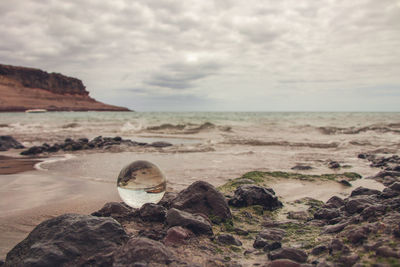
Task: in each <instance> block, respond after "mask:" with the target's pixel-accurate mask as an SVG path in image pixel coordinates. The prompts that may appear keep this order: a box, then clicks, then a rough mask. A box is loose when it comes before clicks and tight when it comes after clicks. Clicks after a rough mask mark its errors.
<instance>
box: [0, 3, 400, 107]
mask: <svg viewBox="0 0 400 267" xmlns="http://www.w3.org/2000/svg"><path fill="white" fill-rule="evenodd" d="M0 36H1V41H0V63H3V64H10V65H19V66H29V67H36V68H41V69H43V70H46V71H49V72H60V73H63V74H65V75H68V76H73V77H77V78H79V79H81V80H83V82H84V84H85V85H86V87H87V89H88V90H89V91H90V94H91V96H93V97H95V98H96V99H98V100H101V101H104V102H107V103H112V104H117V105H123V106H127V107H130V108H132V109H135V110H138V111H152V110H156V111H163V110H171V111H179V110H182V111H186V110H194V111H206V110H210V111H344V110H345V111H357V110H359V111H400V0H351V1H349V0H302V1H299V0H281V1H276V0H261V1H258V0H246V1H235V0H214V1H213V0H202V1H198V0H196V1H193V0H186V1H182V0H140V1H139V0H138V1H134V0H103V1H97V0H85V1H81V0H69V1H61V0H18V1H12V0H2V1H0Z"/></svg>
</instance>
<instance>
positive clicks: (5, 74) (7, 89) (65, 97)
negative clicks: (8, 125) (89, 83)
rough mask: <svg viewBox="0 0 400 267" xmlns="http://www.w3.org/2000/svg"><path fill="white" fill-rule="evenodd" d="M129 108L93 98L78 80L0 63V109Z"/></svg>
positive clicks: (76, 109) (83, 109) (80, 109)
mask: <svg viewBox="0 0 400 267" xmlns="http://www.w3.org/2000/svg"><path fill="white" fill-rule="evenodd" d="M28 109H46V110H48V111H89V110H92V111H129V110H128V109H127V108H123V107H117V106H112V105H108V104H104V103H101V102H98V101H96V100H95V99H93V98H91V97H90V96H89V92H88V91H87V90H86V88H85V86H84V85H83V83H82V81H81V80H79V79H76V78H72V77H67V76H64V75H62V74H59V73H48V72H45V71H42V70H40V69H33V68H25V67H16V66H10V65H2V64H0V111H3V112H15V111H25V110H28Z"/></svg>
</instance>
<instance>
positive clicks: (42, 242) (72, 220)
mask: <svg viewBox="0 0 400 267" xmlns="http://www.w3.org/2000/svg"><path fill="white" fill-rule="evenodd" d="M127 240H128V235H127V234H126V232H125V230H124V228H123V227H122V226H121V225H120V224H119V223H118V222H117V221H115V220H114V219H112V218H105V217H95V216H90V215H78V214H64V215H61V216H58V217H56V218H53V219H50V220H47V221H44V222H42V223H40V224H39V225H38V226H36V227H35V229H33V231H32V232H31V233H30V234H29V235H28V237H27V238H25V239H24V240H23V241H22V242H20V243H19V244H17V245H16V246H15V247H14V248H13V249H12V250H11V251H10V252H8V254H7V257H6V262H5V265H6V266H76V265H80V264H81V263H83V262H87V261H88V260H89V259H90V258H93V257H94V256H95V255H98V257H100V258H101V257H103V258H104V257H105V258H109V256H106V255H109V254H110V253H111V252H112V251H114V250H115V249H116V248H117V247H119V246H121V245H122V244H124V243H125V242H126V241H127Z"/></svg>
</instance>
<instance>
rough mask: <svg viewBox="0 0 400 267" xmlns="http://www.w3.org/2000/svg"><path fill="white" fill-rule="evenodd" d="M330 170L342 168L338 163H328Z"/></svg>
mask: <svg viewBox="0 0 400 267" xmlns="http://www.w3.org/2000/svg"><path fill="white" fill-rule="evenodd" d="M328 167H329V169H338V168H340V164H339V162H337V161H331V162H329V163H328Z"/></svg>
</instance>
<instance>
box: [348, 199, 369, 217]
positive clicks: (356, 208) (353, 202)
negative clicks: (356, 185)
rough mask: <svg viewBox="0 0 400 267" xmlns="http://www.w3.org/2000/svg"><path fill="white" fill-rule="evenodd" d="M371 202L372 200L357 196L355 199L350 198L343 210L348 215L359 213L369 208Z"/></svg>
mask: <svg viewBox="0 0 400 267" xmlns="http://www.w3.org/2000/svg"><path fill="white" fill-rule="evenodd" d="M373 202H374V201H373V199H371V198H368V197H366V196H357V197H356V198H351V199H349V200H348V201H347V203H346V205H345V210H346V211H347V212H348V213H350V214H354V213H360V212H362V211H363V210H364V209H365V208H367V207H369V206H371V205H372V204H373Z"/></svg>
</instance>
